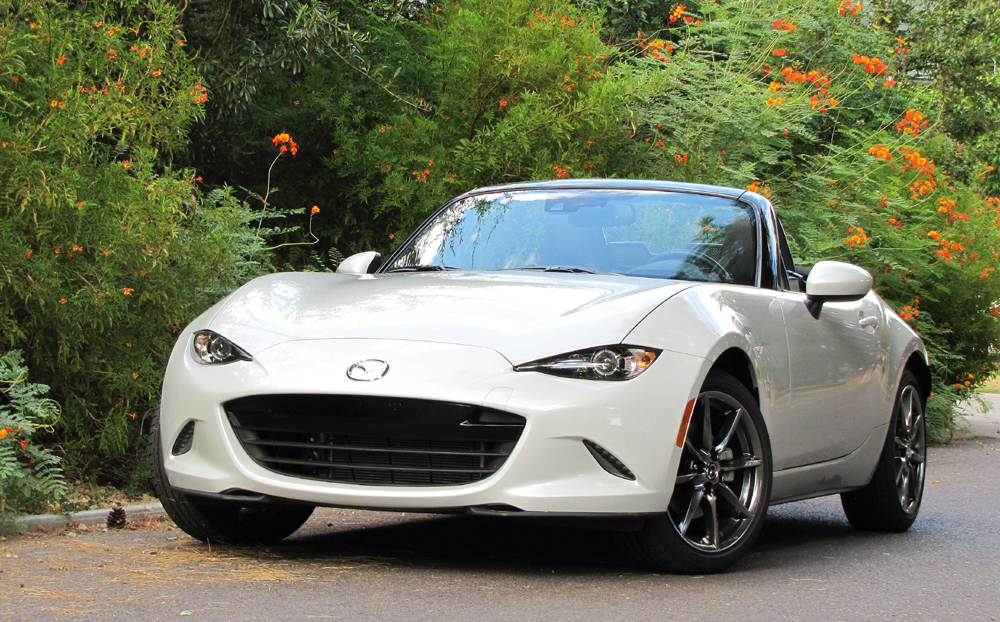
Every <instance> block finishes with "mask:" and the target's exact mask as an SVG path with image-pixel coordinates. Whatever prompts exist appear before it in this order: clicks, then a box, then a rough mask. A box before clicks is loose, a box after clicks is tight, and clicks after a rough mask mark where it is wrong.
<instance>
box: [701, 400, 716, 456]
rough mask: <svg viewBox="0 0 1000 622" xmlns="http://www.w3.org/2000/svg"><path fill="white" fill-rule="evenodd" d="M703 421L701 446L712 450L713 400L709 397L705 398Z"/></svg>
mask: <svg viewBox="0 0 1000 622" xmlns="http://www.w3.org/2000/svg"><path fill="white" fill-rule="evenodd" d="M704 402H705V406H704V408H703V414H702V422H701V446H702V448H703V449H704V450H705V451H712V445H713V444H714V443H713V442H712V401H711V400H710V399H708V398H707V397H706V398H705V400H704Z"/></svg>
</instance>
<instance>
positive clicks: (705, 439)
mask: <svg viewBox="0 0 1000 622" xmlns="http://www.w3.org/2000/svg"><path fill="white" fill-rule="evenodd" d="M770 495H771V448H770V440H769V439H768V435H767V428H766V427H765V426H764V420H763V418H762V417H761V414H760V409H759V408H758V407H757V402H756V400H755V399H754V398H753V396H752V395H751V394H750V392H749V391H748V390H747V389H746V387H744V386H743V385H742V384H741V383H740V382H739V381H738V380H736V379H735V378H733V377H732V376H730V375H729V374H726V373H723V372H712V373H711V374H710V375H709V377H708V379H707V380H706V381H705V385H704V387H703V388H702V391H701V394H700V395H699V396H698V399H697V402H696V404H695V407H694V410H693V412H692V414H691V420H690V424H689V426H688V431H687V436H686V438H685V441H684V449H683V454H682V456H681V463H680V467H679V468H678V471H677V476H676V480H675V483H674V492H673V496H672V497H671V499H670V504H669V506H668V507H667V511H666V512H665V513H664V514H663V515H662V516H658V517H656V518H653V519H650V520H648V521H647V523H646V525H645V526H644V528H643V529H642V530H640V531H638V532H635V533H628V534H623V535H622V539H623V541H624V545H625V547H626V550H627V551H628V552H629V553H631V554H632V556H633V557H635V558H636V559H637V560H638V561H639V562H641V563H643V564H645V565H648V566H651V567H654V568H658V569H661V570H666V571H668V572H676V573H684V574H705V573H712V572H720V571H722V570H725V569H726V568H728V567H729V566H731V565H733V564H735V563H736V562H737V561H739V559H740V558H742V557H743V556H744V555H746V554H747V552H748V551H749V550H750V548H751V547H752V546H753V543H754V541H755V540H756V539H757V536H758V534H759V533H760V530H761V528H762V526H763V524H764V516H765V515H766V514H767V504H768V500H769V499H770Z"/></svg>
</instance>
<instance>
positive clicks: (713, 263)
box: [629, 250, 733, 283]
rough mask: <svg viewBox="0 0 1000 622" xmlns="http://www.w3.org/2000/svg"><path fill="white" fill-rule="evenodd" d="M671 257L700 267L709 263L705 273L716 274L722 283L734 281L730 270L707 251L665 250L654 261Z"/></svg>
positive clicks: (631, 271) (630, 272)
mask: <svg viewBox="0 0 1000 622" xmlns="http://www.w3.org/2000/svg"><path fill="white" fill-rule="evenodd" d="M669 259H679V260H681V262H682V263H686V264H690V265H692V266H695V267H698V266H697V264H698V263H700V262H703V263H704V264H708V268H709V269H708V272H707V273H705V272H704V271H702V273H703V274H708V275H710V276H711V275H715V276H716V279H715V280H716V281H721V282H722V283H732V282H733V277H732V275H730V274H729V271H728V270H726V268H725V267H724V266H723V265H722V264H721V263H719V262H718V261H717V260H715V259H714V258H713V257H710V256H708V255H706V254H705V253H702V252H701V251H695V250H690V251H688V250H669V251H665V252H663V253H659V254H657V255H656V256H655V257H654V261H664V260H669ZM650 263H654V262H650ZM643 267H644V266H639V267H638V268H636V269H635V270H630V271H629V274H632V273H634V272H638V271H641V270H642V268H643ZM699 270H700V271H701V269H700V268H699Z"/></svg>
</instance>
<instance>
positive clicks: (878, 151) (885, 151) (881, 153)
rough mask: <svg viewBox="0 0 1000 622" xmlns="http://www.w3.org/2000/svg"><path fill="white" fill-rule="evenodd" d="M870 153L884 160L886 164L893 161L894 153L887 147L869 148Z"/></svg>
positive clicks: (875, 146)
mask: <svg viewBox="0 0 1000 622" xmlns="http://www.w3.org/2000/svg"><path fill="white" fill-rule="evenodd" d="M868 153H870V154H872V155H873V156H875V157H876V158H882V159H884V160H885V161H886V162H888V161H889V160H891V159H892V153H891V152H890V151H889V148H888V147H887V146H885V145H874V146H872V147H869V148H868Z"/></svg>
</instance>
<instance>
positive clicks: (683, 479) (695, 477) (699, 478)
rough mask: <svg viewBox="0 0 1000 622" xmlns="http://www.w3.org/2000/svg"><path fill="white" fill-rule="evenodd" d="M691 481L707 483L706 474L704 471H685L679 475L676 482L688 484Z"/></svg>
mask: <svg viewBox="0 0 1000 622" xmlns="http://www.w3.org/2000/svg"><path fill="white" fill-rule="evenodd" d="M689 482H694V483H695V484H696V485H697V484H704V483H705V476H704V475H703V474H702V473H685V474H683V475H678V476H677V479H676V480H675V483H677V484H687V483H689Z"/></svg>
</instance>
